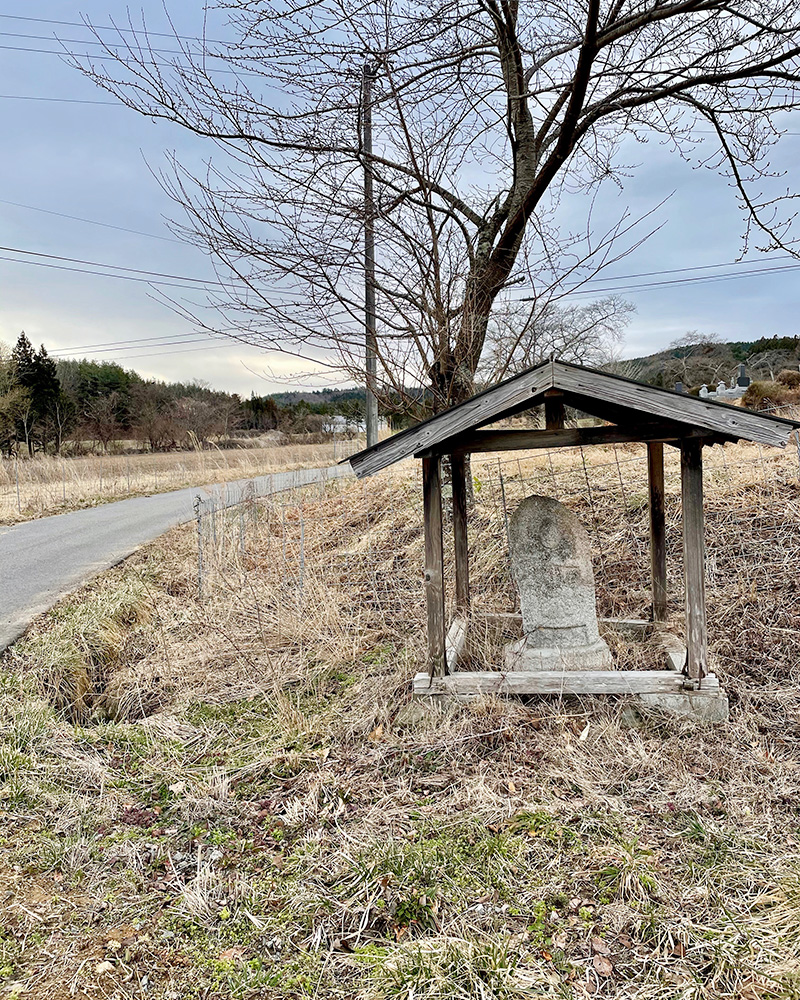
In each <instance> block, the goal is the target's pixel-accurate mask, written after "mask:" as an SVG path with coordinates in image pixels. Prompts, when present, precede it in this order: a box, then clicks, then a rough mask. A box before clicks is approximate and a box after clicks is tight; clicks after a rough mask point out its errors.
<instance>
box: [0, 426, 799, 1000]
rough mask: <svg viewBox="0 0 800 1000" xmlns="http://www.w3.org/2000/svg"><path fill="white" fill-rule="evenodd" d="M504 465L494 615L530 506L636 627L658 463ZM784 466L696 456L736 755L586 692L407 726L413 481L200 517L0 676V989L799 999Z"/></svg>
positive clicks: (735, 451)
mask: <svg viewBox="0 0 800 1000" xmlns="http://www.w3.org/2000/svg"><path fill="white" fill-rule="evenodd" d="M507 458H508V457H507V456H504V457H503V460H502V461H500V462H498V461H497V460H496V459H494V460H491V459H486V460H483V461H476V462H475V463H474V466H473V475H474V477H475V504H474V509H473V510H472V513H471V525H470V527H471V555H472V583H473V591H474V595H475V601H476V603H477V605H478V606H479V607H483V608H492V609H498V610H509V609H511V608H513V606H514V602H515V597H514V593H513V588H512V586H511V583H510V579H509V573H508V562H507V556H506V540H505V513H506V512H507V511H508V510H510V509H513V507H514V505H515V503H516V502H517V501H518V500H519V498H520V497H522V496H523V495H526V494H527V493H530V492H540V493H548V494H550V495H554V496H557V497H558V498H559V499H561V500H562V501H563V502H565V503H567V504H568V505H569V506H571V507H572V508H573V509H575V510H576V512H577V513H578V514H579V516H580V517H581V518H582V519H583V521H584V523H585V524H586V525H587V527H588V528H589V530H590V534H591V536H592V539H593V546H594V557H595V569H596V574H597V588H598V605H599V610H600V612H601V613H602V614H613V615H620V616H629V617H631V616H642V615H644V614H646V612H647V602H648V592H647V584H648V566H649V563H648V555H647V509H646V485H645V484H646V467H645V461H644V456H643V452H642V449H641V447H638V446H623V447H617V448H598V449H594V450H590V451H587V452H586V453H585V454H583V453H581V452H580V451H579V450H571V451H569V452H562V453H558V454H556V453H553V454H550V455H543V454H541V453H539V454H537V455H522V456H520V457H519V459H518V458H517V456H514V457H513V458H512V459H511V460H507ZM799 470H800V466H799V465H798V452H797V450H796V448H795V446H794V444H792V445H791V446H790V448H788V449H787V450H786V451H785V452H779V451H771V450H769V449H764V450H761V449H759V448H757V447H750V446H735V447H734V446H727V447H726V448H724V449H722V448H719V447H715V448H713V449H710V450H709V451H708V452H707V474H706V514H707V530H708V577H707V585H708V604H709V614H710V621H709V639H710V646H711V649H712V652H713V653H714V655H715V657H716V659H717V661H718V665H719V666H718V671H719V674H720V677H721V679H722V681H723V683H724V685H725V686H726V688H727V690H728V692H729V695H730V699H731V719H730V722H728V723H725V724H719V725H715V726H709V725H702V724H699V723H697V722H694V721H691V720H688V719H678V718H674V717H669V716H666V715H660V714H658V713H653V712H648V711H644V710H641V709H640V710H635V709H633V710H632V706H631V705H630V704H629V703H627V702H625V701H624V700H613V699H607V700H601V699H599V698H598V699H592V698H586V699H582V700H572V701H569V700H564V701H560V700H557V699H549V700H540V701H529V702H527V703H522V702H520V701H499V700H491V699H488V700H484V701H480V702H475V703H472V704H469V705H462V706H460V707H454V708H452V709H450V710H447V711H444V712H442V713H438V714H437V713H431V714H429V715H428V716H427V717H425V718H423V719H421V720H419V721H417V722H416V723H411V722H407V723H405V724H402V723H401V722H400V721H399V720H398V711H399V710H400V709H401V708H402V707H403V706H404V705H405V704H406V703H407V702H408V700H409V697H410V680H411V678H412V676H413V674H414V673H415V672H416V670H417V669H418V668H419V666H420V664H421V662H422V658H423V652H424V604H423V595H422V585H421V565H422V535H421V517H420V484H419V480H418V470H417V469H416V468H414V467H413V466H411V465H409V466H408V467H401V468H400V469H399V470H398V471H397V472H396V473H395V474H394V475H388V474H382V475H381V476H378V477H376V478H375V479H374V480H368V481H366V482H364V483H362V482H353V481H348V482H338V483H331V484H327V485H322V486H314V487H308V488H305V489H304V490H299V491H295V492H292V493H286V494H284V495H281V496H276V497H272V498H267V499H266V500H264V501H262V502H259V503H258V505H254V504H252V503H251V504H247V505H243V506H242V507H241V508H239V509H233V510H230V511H228V512H226V513H223V512H216V513H214V514H209V515H208V516H207V517H206V518H204V523H203V524H202V525H201V531H200V534H199V536H198V531H197V527H196V526H195V525H190V526H187V527H185V528H181V529H176V530H174V531H173V532H171V533H170V534H169V535H167V536H165V537H164V538H163V539H161V540H160V541H159V542H157V543H155V544H153V545H151V546H149V547H147V548H145V549H143V550H141V551H140V552H138V553H137V554H136V555H135V556H133V557H132V558H131V559H129V560H128V561H127V562H126V563H125V564H124V565H122V566H120V567H118V568H116V569H115V570H113V571H112V572H110V573H108V574H106V575H105V576H103V577H102V578H100V579H98V580H97V581H95V582H93V583H92V584H90V585H89V586H87V587H85V588H84V589H83V590H82V591H81V592H80V593H78V594H76V595H74V596H73V597H71V598H69V599H67V600H66V601H64V602H62V604H61V605H59V606H58V607H57V608H55V609H54V610H53V611H52V612H51V613H50V614H48V615H46V616H45V617H44V618H42V619H41V620H40V621H39V622H38V623H37V624H36V625H35V627H33V628H32V629H31V630H30V632H29V634H28V636H27V637H26V638H25V639H24V640H23V641H21V642H20V643H19V644H18V645H17V646H16V647H15V648H14V649H13V650H12V651H11V652H10V653H8V654H7V655H6V657H5V660H4V662H3V666H2V673H1V674H0V677H1V678H2V680H1V681H0V777H1V778H2V781H3V785H2V792H0V795H2V798H1V799H0V907H2V912H3V918H4V919H3V926H2V930H0V983H1V984H2V985H0V990H2V995H3V996H8V997H17V996H19V997H30V998H37V1000H44V998H47V1000H62V998H64V1000H66V998H67V997H77V998H112V997H115V998H132V997H137V998H139V997H142V998H144V997H152V998H159V1000H161V998H164V1000H178V998H267V997H268V998H276V1000H289V998H292V1000H294V998H307V1000H312V998H323V997H331V998H342V1000H344V998H348V1000H349V998H353V1000H356V998H357V1000H456V998H458V1000H467V998H470V1000H472V998H479V1000H511V998H523V997H525V998H527V997H554V998H556V997H558V998H584V997H615V998H616V997H625V998H632V1000H700V998H715V1000H716V998H719V1000H740V998H744V1000H761V998H772V1000H797V998H798V997H800V817H799V816H798V809H797V803H798V794H799V793H800V693H799V692H798V681H800V589H799V588H800V574H798V561H799V560H800V480H799V478H798V471H799ZM677 477H678V467H677V459H676V456H675V455H674V454H672V453H670V460H669V464H668V468H667V490H668V498H667V504H668V511H667V512H668V530H669V576H670V583H671V595H672V606H671V609H670V625H671V626H672V627H675V628H680V626H681V619H682V606H681V594H680V582H679V581H680V518H679V508H678V500H677ZM609 641H610V642H611V644H612V647H613V649H614V652H615V654H616V656H617V658H618V664H619V666H622V667H624V666H627V667H633V668H636V667H637V666H641V665H642V664H643V662H644V660H645V659H646V656H644V654H642V653H641V651H639V650H636V649H634V648H633V647H631V646H630V645H626V644H625V642H624V641H623V640H622V639H621V638H620V637H619V636H614V635H612V634H609ZM495 656H496V648H495V644H494V640H493V639H492V637H487V638H486V642H485V643H483V644H481V645H480V647H479V648H478V649H476V651H475V662H476V663H478V661H480V664H481V665H486V666H489V667H491V666H492V665H493V664H494V665H495V666H497V662H496V660H494V659H493V658H494V657H495Z"/></svg>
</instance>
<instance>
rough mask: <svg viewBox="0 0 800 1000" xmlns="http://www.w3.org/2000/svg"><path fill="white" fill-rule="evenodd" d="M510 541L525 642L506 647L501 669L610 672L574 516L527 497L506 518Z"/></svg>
mask: <svg viewBox="0 0 800 1000" xmlns="http://www.w3.org/2000/svg"><path fill="white" fill-rule="evenodd" d="M509 541H510V549H511V571H512V573H513V575H514V580H515V581H516V584H517V588H518V590H519V596H520V603H521V606H522V627H523V632H524V638H523V639H522V640H521V641H519V642H516V643H512V644H511V645H510V646H507V647H506V664H505V666H506V670H559V669H560V670H610V669H611V668H612V661H611V651H610V650H609V648H608V646H607V645H606V643H605V642H604V640H603V639H601V638H600V633H599V631H598V628H597V610H596V605H595V592H594V574H593V572H592V560H591V548H590V545H589V536H588V534H587V533H586V529H585V528H584V527H583V525H582V524H581V523H580V521H579V520H578V518H577V517H576V516H575V515H574V514H573V513H572V511H570V510H568V509H567V508H566V507H564V505H563V504H560V503H559V502H558V501H557V500H553V499H551V498H550V497H543V496H530V497H527V498H526V499H525V500H523V501H522V503H521V504H520V505H519V507H518V508H517V509H516V511H514V513H513V515H512V516H511V520H510V522H509Z"/></svg>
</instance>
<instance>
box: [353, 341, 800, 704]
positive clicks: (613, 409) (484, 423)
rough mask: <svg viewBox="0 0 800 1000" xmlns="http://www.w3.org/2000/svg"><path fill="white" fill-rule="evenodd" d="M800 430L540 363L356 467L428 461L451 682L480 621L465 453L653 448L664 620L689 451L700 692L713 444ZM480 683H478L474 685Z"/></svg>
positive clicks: (439, 637) (511, 684)
mask: <svg viewBox="0 0 800 1000" xmlns="http://www.w3.org/2000/svg"><path fill="white" fill-rule="evenodd" d="M542 404H543V405H544V411H545V425H546V428H545V429H544V430H507V429H499V428H496V429H491V428H489V427H488V425H490V424H492V423H495V422H497V421H501V420H503V419H505V418H508V417H511V416H514V415H516V414H519V413H522V412H523V411H525V410H529V409H531V408H532V407H535V406H541V405H542ZM567 406H570V407H574V408H575V409H577V410H579V411H581V412H583V413H586V414H589V415H591V416H593V417H597V418H600V419H601V420H603V421H606V424H605V425H604V426H597V427H582V428H568V427H565V425H564V411H565V407H567ZM798 427H800V423H798V422H796V421H792V420H787V419H784V418H781V417H774V416H769V415H767V414H761V413H755V412H753V411H751V410H747V409H744V408H741V407H737V406H730V405H728V404H725V403H717V402H713V401H710V400H707V399H703V398H701V397H698V396H690V395H686V394H684V393H678V392H673V391H671V390H669V389H660V388H657V387H655V386H651V385H646V384H644V383H641V382H635V381H632V380H631V379H627V378H622V377H621V376H618V375H611V374H608V373H607V372H601V371H597V370H594V369H591V368H584V367H581V366H579V365H574V364H569V363H567V362H564V361H555V360H552V361H546V362H542V363H541V364H539V365H536V366H535V367H533V368H529V369H527V370H526V371H524V372H522V373H521V374H519V375H515V376H514V377H512V378H509V379H507V380H506V381H504V382H501V383H499V384H498V385H494V386H492V387H491V388H489V389H486V390H484V391H483V392H480V393H478V394H477V395H475V396H473V397H472V398H471V399H468V400H466V401H465V402H463V403H460V404H459V405H458V406H454V407H451V408H450V409H448V410H445V411H444V412H443V413H439V414H437V415H435V416H433V417H431V418H429V419H428V420H425V421H423V422H422V423H420V424H417V425H416V426H414V427H411V428H409V429H408V430H405V431H402V432H401V433H399V434H395V435H394V436H393V437H390V438H387V439H386V440H384V441H381V442H380V443H379V444H377V445H375V446H373V447H372V448H367V449H365V450H364V451H360V452H358V453H357V454H356V455H353V456H352V457H351V458H350V459H349V462H350V464H351V466H352V468H353V471H354V472H355V474H356V475H357V476H359V477H364V476H369V475H372V474H374V473H376V472H379V471H380V470H381V469H385V468H387V467H388V466H390V465H393V464H394V463H395V462H399V461H401V460H402V459H405V458H409V457H410V456H414V457H416V458H420V459H422V474H423V480H422V481H423V506H424V524H425V574H424V580H425V593H426V603H427V612H428V661H429V662H428V666H429V676H430V677H431V678H437V677H439V678H443V677H446V676H447V675H448V674H450V673H452V671H453V670H454V668H455V666H456V662H457V658H458V655H459V652H460V649H461V648H462V647H463V642H464V639H465V636H466V625H465V623H466V622H467V621H468V618H469V607H470V586H469V557H468V538H467V483H466V474H465V461H464V459H465V456H467V455H469V454H471V453H474V452H487V451H509V450H515V449H524V450H528V449H535V448H561V447H573V446H576V445H583V446H587V445H598V444H614V443H621V442H634V441H638V442H644V443H646V445H647V455H648V480H649V501H650V567H651V586H652V617H653V620H654V621H663V620H665V618H666V613H667V560H666V537H665V515H664V445H665V444H667V445H671V446H674V447H676V448H679V449H680V453H681V510H682V521H683V563H684V570H683V571H684V592H685V605H686V656H685V664H681V666H682V668H683V669H682V674H684V675H685V676H687V677H688V678H689V680H690V682H691V685H692V686H694V687H698V686H699V682H700V680H701V679H702V678H703V677H705V676H706V675H707V674H708V653H707V639H706V607H705V542H704V529H703V446H704V445H710V444H721V443H725V442H728V441H739V440H746V441H753V442H757V443H759V444H766V445H776V446H779V447H784V446H785V445H786V443H787V441H788V438H789V435H790V434H791V432H792V431H793V430H794V429H795V428H798ZM445 455H449V456H450V463H451V469H452V504H453V532H454V538H453V545H454V555H455V560H454V561H455V590H456V594H455V597H456V620H455V622H454V623H452V625H451V627H450V629H449V630H448V627H447V623H446V621H445V593H444V548H443V546H444V541H443V534H442V489H441V460H442V457H443V456H445ZM597 673H598V674H599V673H600V672H597ZM618 673H619V674H624V673H625V672H624V671H620V672H618ZM639 673H642V674H643V673H645V672H639ZM650 673H652V674H656V673H659V674H660V673H662V672H661V671H652V672H650ZM461 676H462V679H464V680H465V681H466V679H468V678H472V687H473V688H474V686H475V683H476V682H477V678H476V677H475V675H472V674H464V675H461ZM493 676H494V678H495V681H497V682H499V678H500V675H497V674H495V675H493ZM633 676H634V675H633V674H632V673H629V674H628V679H627V682H626V683H628V687H627V688H626V687H625V686H624V683H622V682H623V681H624V680H625V679H624V678H619V679H618V681H615V680H614V678H613V677H612V676H609V673H608V672H606V674H605V677H595V678H594V679H593V680H592V681H591V683H584V685H583V687H582V688H580V690H584V691H586V692H587V693H590V692H591V691H593V690H594V689H595V688H597V689H598V690H600V691H607V692H609V693H611V691H612V690H619V691H622V690H629V689H630V681H631V679H632V678H633ZM709 680H711V678H709ZM585 681H586V679H585V678H584V682H585ZM675 681H676V678H675V674H674V673H673V674H672V676H671V678H668V679H665V678H655V677H653V678H651V683H650V687H651V688H652V689H653V690H673V689H674V687H675ZM547 683H548V679H547V678H545V677H544V676H543V675H542V674H540V675H539V676H538V677H537V684H536V686H535V688H530V685H528V687H526V683H525V679H524V678H523V677H521V676H517V677H512V676H511V675H507V676H506V679H505V681H503V688H502V689H503V690H508V691H512V690H515V691H518V692H519V693H524V692H525V691H527V690H529V689H530V690H534V689H535V690H536V691H539V692H540V693H544V690H543V685H544V687H545V688H546V687H547ZM550 683H552V684H555V683H556V679H555V678H550ZM638 683H639V685H640V686H641V685H644V689H647V684H646V683H645V679H644V678H643V677H640V678H639V679H638ZM620 684H622V686H620ZM592 685H594V687H593V686H592ZM615 685H616V686H615ZM451 686H452V685H451ZM463 686H464V685H462V687H463ZM439 687H441V688H442V691H444V690H445V688H444V687H443V686H442V685H441V684H440V685H439ZM456 687H457V685H456ZM488 687H489V689H491V690H498V687H497V683H495V684H494V686H492V684H489V685H488ZM468 688H469V685H468V684H467V685H466V687H465V690H467V689H468ZM485 688H486V685H484V689H485ZM636 689H637V690H639V688H636ZM454 690H455V689H454ZM555 690H560V691H562V692H565V688H564V684H563V678H561V680H560V687H556V688H555ZM565 693H566V692H565Z"/></svg>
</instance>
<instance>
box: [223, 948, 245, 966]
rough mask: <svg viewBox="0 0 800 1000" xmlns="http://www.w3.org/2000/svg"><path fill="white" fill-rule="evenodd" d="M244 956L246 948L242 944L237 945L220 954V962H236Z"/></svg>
mask: <svg viewBox="0 0 800 1000" xmlns="http://www.w3.org/2000/svg"><path fill="white" fill-rule="evenodd" d="M243 955H244V948H243V947H242V945H240V944H235V945H234V946H233V947H232V948H226V949H225V951H221V952H220V953H219V960H220V962H235V961H236V959H237V958H241V957H242V956H243Z"/></svg>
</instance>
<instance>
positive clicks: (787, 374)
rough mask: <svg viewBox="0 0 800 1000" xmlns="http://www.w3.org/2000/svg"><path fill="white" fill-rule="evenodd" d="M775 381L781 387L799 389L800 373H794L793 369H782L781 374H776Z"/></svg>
mask: <svg viewBox="0 0 800 1000" xmlns="http://www.w3.org/2000/svg"><path fill="white" fill-rule="evenodd" d="M775 381H776V382H780V384H781V385H788V386H789V388H790V389H800V371H795V370H794V368H784V370H783V371H782V372H778V377H777V378H776V379H775Z"/></svg>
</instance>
